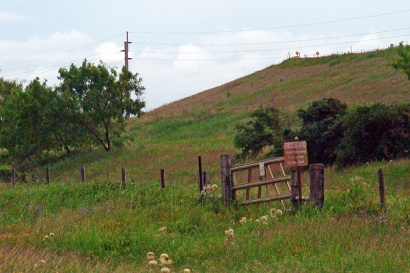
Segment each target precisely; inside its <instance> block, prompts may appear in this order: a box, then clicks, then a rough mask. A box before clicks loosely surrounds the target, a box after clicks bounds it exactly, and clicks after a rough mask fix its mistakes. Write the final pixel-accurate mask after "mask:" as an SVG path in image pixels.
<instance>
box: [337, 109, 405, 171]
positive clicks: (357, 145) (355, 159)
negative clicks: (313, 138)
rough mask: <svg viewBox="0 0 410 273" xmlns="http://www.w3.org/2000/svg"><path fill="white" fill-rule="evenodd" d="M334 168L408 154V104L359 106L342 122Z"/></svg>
mask: <svg viewBox="0 0 410 273" xmlns="http://www.w3.org/2000/svg"><path fill="white" fill-rule="evenodd" d="M343 123H344V126H345V128H346V131H345V137H344V138H343V140H342V142H341V145H340V147H339V149H338V151H337V161H336V164H337V165H338V166H340V167H346V166H350V165H355V164H361V163H365V162H369V161H375V160H377V161H381V160H391V159H395V158H400V157H407V156H409V154H410V104H406V105H383V104H374V105H371V106H361V107H358V108H357V109H355V110H353V111H350V112H349V113H348V115H346V117H345V118H344V120H343Z"/></svg>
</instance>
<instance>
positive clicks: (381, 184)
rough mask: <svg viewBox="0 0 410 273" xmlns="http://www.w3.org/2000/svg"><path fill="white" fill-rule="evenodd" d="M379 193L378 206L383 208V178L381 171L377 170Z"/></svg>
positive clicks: (384, 202) (384, 201)
mask: <svg viewBox="0 0 410 273" xmlns="http://www.w3.org/2000/svg"><path fill="white" fill-rule="evenodd" d="M378 173H379V193H380V206H381V207H382V208H384V206H385V205H386V199H385V195H384V176H383V170H382V169H379V171H378Z"/></svg>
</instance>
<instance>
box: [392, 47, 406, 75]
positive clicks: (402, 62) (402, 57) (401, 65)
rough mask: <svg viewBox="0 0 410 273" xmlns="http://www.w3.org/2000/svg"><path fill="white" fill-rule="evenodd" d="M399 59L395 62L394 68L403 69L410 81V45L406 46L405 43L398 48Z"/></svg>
mask: <svg viewBox="0 0 410 273" xmlns="http://www.w3.org/2000/svg"><path fill="white" fill-rule="evenodd" d="M397 53H398V55H399V58H398V59H396V60H395V61H394V63H393V64H392V66H393V67H394V68H395V69H401V70H403V72H404V73H405V74H406V75H407V78H408V79H409V80H410V45H404V44H403V42H401V43H400V44H399V46H398V47H397Z"/></svg>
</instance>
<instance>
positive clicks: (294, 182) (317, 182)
mask: <svg viewBox="0 0 410 273" xmlns="http://www.w3.org/2000/svg"><path fill="white" fill-rule="evenodd" d="M284 162H285V161H284V158H283V157H278V158H271V159H267V160H264V161H260V162H253V163H249V164H244V165H239V166H235V167H233V166H232V163H231V157H230V155H221V158H220V165H221V179H222V197H223V199H224V200H225V202H231V201H236V202H238V203H240V204H242V205H250V204H256V203H262V202H270V201H280V203H281V204H282V206H283V207H284V208H285V203H284V201H285V200H290V201H291V204H292V207H293V208H298V207H299V206H300V204H301V202H302V200H304V201H308V200H310V201H311V202H312V204H313V205H315V206H319V207H321V206H323V203H324V165H323V164H311V165H310V167H309V176H310V197H302V196H301V193H300V183H301V182H300V179H298V175H297V169H296V168H292V169H290V170H289V169H288V168H286V167H285V166H284ZM286 172H288V173H289V172H290V174H287V173H286ZM298 198H299V199H298Z"/></svg>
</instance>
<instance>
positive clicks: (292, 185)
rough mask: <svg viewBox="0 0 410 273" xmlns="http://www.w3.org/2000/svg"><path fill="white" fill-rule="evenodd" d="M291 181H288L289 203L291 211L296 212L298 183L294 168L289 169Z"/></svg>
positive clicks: (297, 206)
mask: <svg viewBox="0 0 410 273" xmlns="http://www.w3.org/2000/svg"><path fill="white" fill-rule="evenodd" d="M290 171H291V180H290V194H291V196H290V202H291V203H292V209H293V210H298V209H299V207H300V206H299V202H298V196H299V183H298V173H297V171H296V168H291V170H290Z"/></svg>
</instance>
